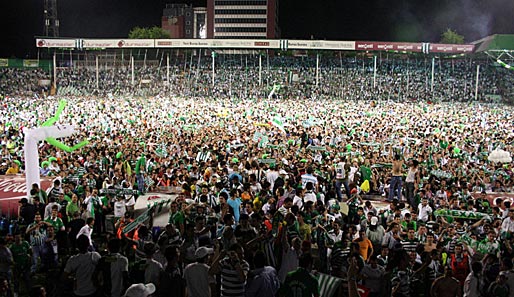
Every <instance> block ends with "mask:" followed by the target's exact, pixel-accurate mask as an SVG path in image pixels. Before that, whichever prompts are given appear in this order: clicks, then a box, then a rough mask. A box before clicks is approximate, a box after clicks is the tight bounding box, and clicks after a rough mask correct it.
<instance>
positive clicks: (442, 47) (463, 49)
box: [430, 43, 475, 54]
mask: <svg viewBox="0 0 514 297" xmlns="http://www.w3.org/2000/svg"><path fill="white" fill-rule="evenodd" d="M474 47H475V46H474V45H472V44H438V43H431V44H430V52H431V53H451V54H465V53H472V52H473V49H474Z"/></svg>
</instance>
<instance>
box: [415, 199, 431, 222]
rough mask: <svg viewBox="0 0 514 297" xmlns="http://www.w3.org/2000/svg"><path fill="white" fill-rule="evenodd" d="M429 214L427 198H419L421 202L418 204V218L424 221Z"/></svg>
mask: <svg viewBox="0 0 514 297" xmlns="http://www.w3.org/2000/svg"><path fill="white" fill-rule="evenodd" d="M431 214H432V207H430V205H428V198H426V197H423V199H421V203H420V204H419V206H418V220H420V221H423V222H425V223H426V222H427V221H428V219H429V217H430V215H431Z"/></svg>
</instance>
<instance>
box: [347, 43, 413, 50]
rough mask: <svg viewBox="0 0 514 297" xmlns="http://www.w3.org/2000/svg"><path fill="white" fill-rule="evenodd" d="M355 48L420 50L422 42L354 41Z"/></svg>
mask: <svg viewBox="0 0 514 297" xmlns="http://www.w3.org/2000/svg"><path fill="white" fill-rule="evenodd" d="M355 50H358V51H405V52H421V51H422V43H411V42H375V41H356V42H355Z"/></svg>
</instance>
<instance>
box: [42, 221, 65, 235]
mask: <svg viewBox="0 0 514 297" xmlns="http://www.w3.org/2000/svg"><path fill="white" fill-rule="evenodd" d="M45 222H48V223H50V224H52V226H54V230H55V232H57V231H60V230H61V228H62V227H64V223H63V222H62V220H61V218H59V217H57V218H55V219H52V217H49V218H47V219H46V220H45Z"/></svg>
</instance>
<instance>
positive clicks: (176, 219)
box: [168, 211, 185, 227]
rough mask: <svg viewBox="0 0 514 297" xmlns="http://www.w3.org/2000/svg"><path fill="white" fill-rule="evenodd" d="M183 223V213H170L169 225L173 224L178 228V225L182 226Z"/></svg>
mask: <svg viewBox="0 0 514 297" xmlns="http://www.w3.org/2000/svg"><path fill="white" fill-rule="evenodd" d="M184 221H185V217H184V213H183V212H181V211H177V212H175V213H170V218H169V220H168V223H169V224H173V225H175V226H176V227H178V226H179V225H182V224H184Z"/></svg>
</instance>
